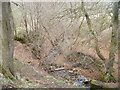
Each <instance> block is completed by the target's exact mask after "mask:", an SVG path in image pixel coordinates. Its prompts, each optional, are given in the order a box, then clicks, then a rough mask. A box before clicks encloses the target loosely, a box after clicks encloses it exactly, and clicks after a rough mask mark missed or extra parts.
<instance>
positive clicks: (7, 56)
mask: <svg viewBox="0 0 120 90" xmlns="http://www.w3.org/2000/svg"><path fill="white" fill-rule="evenodd" d="M14 29H15V28H14V23H13V16H12V11H11V4H10V2H2V33H0V34H2V73H3V74H4V75H5V76H6V77H8V78H10V79H12V80H15V78H14V69H13V48H14V47H13V46H14V45H13V44H14V33H13V32H14Z"/></svg>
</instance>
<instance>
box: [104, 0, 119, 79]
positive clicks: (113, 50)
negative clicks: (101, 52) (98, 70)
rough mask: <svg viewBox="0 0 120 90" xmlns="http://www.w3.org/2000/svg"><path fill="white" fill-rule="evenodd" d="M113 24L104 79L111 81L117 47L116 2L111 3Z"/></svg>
mask: <svg viewBox="0 0 120 90" xmlns="http://www.w3.org/2000/svg"><path fill="white" fill-rule="evenodd" d="M112 22H113V25H112V36H111V44H110V51H109V59H108V60H107V62H106V75H107V76H106V79H107V80H108V81H113V80H114V78H112V77H113V75H112V72H113V64H114V60H115V53H116V49H117V38H118V37H117V36H118V35H117V32H118V2H114V4H113V21H112Z"/></svg>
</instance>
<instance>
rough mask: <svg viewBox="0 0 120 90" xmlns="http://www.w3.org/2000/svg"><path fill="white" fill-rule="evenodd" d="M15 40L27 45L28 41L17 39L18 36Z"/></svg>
mask: <svg viewBox="0 0 120 90" xmlns="http://www.w3.org/2000/svg"><path fill="white" fill-rule="evenodd" d="M14 40H16V41H19V42H21V43H23V44H27V40H26V39H25V38H23V37H17V36H15V37H14Z"/></svg>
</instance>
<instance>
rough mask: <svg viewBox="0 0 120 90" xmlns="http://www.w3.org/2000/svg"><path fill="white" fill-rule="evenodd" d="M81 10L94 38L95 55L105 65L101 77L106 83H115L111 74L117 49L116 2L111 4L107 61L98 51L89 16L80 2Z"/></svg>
mask: <svg viewBox="0 0 120 90" xmlns="http://www.w3.org/2000/svg"><path fill="white" fill-rule="evenodd" d="M81 10H82V12H83V14H84V15H85V17H86V21H87V25H88V28H89V31H90V32H91V34H92V35H93V37H94V40H95V50H96V53H97V55H98V56H99V58H100V59H101V60H102V61H103V62H104V63H106V65H105V68H106V72H105V75H104V76H103V79H104V80H105V81H106V82H113V81H115V78H114V76H113V75H112V74H113V64H114V60H115V52H116V49H117V30H118V2H114V4H113V27H112V36H111V45H110V50H109V58H108V59H106V58H105V57H104V56H103V55H102V53H101V51H100V47H99V45H98V39H97V37H96V35H95V33H94V30H93V28H92V23H91V20H90V18H89V15H88V13H87V11H86V9H85V7H84V3H83V2H82V8H81Z"/></svg>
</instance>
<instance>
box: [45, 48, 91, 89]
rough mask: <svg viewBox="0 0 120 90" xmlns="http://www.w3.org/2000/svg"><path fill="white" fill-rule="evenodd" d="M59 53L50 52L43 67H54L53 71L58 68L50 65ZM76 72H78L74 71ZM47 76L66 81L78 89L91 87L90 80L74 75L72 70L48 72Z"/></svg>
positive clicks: (55, 51)
mask: <svg viewBox="0 0 120 90" xmlns="http://www.w3.org/2000/svg"><path fill="white" fill-rule="evenodd" d="M59 53H60V52H59V51H57V50H52V51H51V52H50V54H49V55H48V56H47V57H46V59H45V66H46V67H47V68H49V67H54V69H56V68H58V67H56V65H54V64H52V63H53V62H54V57H55V55H57V54H59ZM75 72H78V71H75ZM49 74H51V75H53V76H55V77H60V78H63V79H64V80H66V81H67V82H69V83H71V84H73V85H76V86H79V87H80V88H88V89H90V88H92V87H91V80H88V79H87V77H85V76H81V75H79V74H75V73H74V70H73V69H71V70H68V69H62V70H57V71H56V70H53V71H52V72H49Z"/></svg>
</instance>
